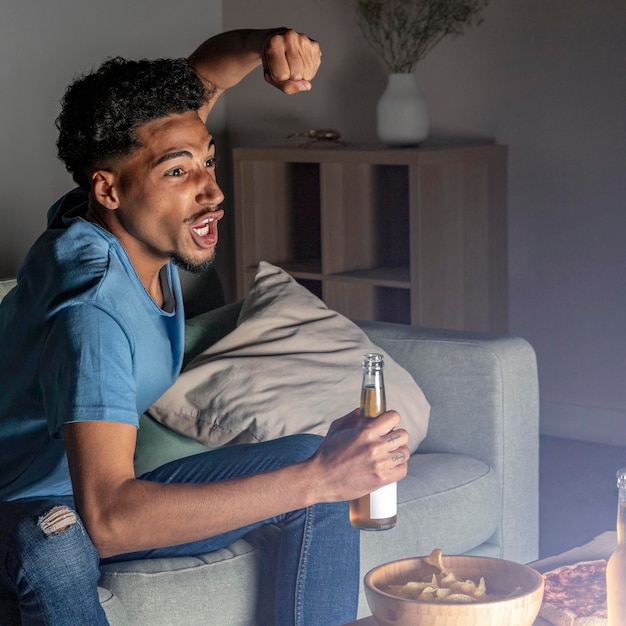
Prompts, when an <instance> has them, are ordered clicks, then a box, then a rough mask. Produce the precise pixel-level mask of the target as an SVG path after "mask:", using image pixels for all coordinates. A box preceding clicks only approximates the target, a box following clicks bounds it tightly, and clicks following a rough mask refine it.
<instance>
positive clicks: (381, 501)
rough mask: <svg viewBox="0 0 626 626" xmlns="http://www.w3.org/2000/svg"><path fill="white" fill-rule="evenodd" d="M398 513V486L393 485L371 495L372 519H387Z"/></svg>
mask: <svg viewBox="0 0 626 626" xmlns="http://www.w3.org/2000/svg"><path fill="white" fill-rule="evenodd" d="M397 512H398V484H397V483H391V484H390V485H385V486H384V487H381V488H380V489H377V490H376V491H372V493H370V519H386V518H388V517H393V516H394V515H396V513H397Z"/></svg>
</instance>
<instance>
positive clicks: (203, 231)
mask: <svg viewBox="0 0 626 626" xmlns="http://www.w3.org/2000/svg"><path fill="white" fill-rule="evenodd" d="M214 221H215V218H214V217H207V218H206V219H205V220H204V221H203V222H202V224H203V225H202V226H195V227H194V230H195V231H196V232H197V233H198V235H200V237H204V236H205V235H208V234H209V224H210V223H211V222H214Z"/></svg>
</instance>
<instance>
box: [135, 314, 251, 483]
mask: <svg viewBox="0 0 626 626" xmlns="http://www.w3.org/2000/svg"><path fill="white" fill-rule="evenodd" d="M240 308H241V302H235V303H233V304H227V305H225V306H223V307H220V308H218V309H214V310H212V311H208V312H206V313H202V314H201V315H198V316H197V317H193V318H191V319H189V320H187V321H186V322H185V357H184V360H183V369H184V368H185V367H186V365H187V363H189V361H191V360H192V359H193V358H194V357H195V356H197V355H198V354H200V353H201V352H203V351H204V350H206V349H207V348H208V347H210V346H212V345H213V344H214V343H217V342H218V341H219V340H220V339H221V338H222V337H224V336H225V335H227V334H228V333H229V332H231V331H232V330H233V328H235V326H236V325H237V317H238V315H239V309H240ZM210 449H211V448H209V447H208V446H205V445H204V444H202V443H200V442H199V441H196V440H195V439H191V438H190V437H185V436H184V435H180V434H178V433H176V432H174V431H173V430H171V429H169V428H167V427H166V426H162V425H161V424H159V423H158V422H157V421H155V420H154V419H152V417H150V415H149V414H148V413H144V414H143V415H141V417H140V418H139V430H138V431H137V446H136V448H135V474H136V475H137V476H141V475H142V474H145V473H146V472H149V471H150V470H153V469H154V468H155V467H159V466H161V465H164V464H165V463H169V462H170V461H174V460H176V459H180V458H183V457H186V456H191V455H192V454H198V453H200V452H206V451H207V450H210Z"/></svg>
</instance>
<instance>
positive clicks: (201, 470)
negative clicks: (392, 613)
mask: <svg viewBox="0 0 626 626" xmlns="http://www.w3.org/2000/svg"><path fill="white" fill-rule="evenodd" d="M320 440H321V439H320V438H319V437H317V436H315V435H294V436H291V437H284V438H282V439H276V440H274V441H268V442H263V443H257V444H245V445H240V446H232V447H227V448H220V449H218V450H212V451H210V452H206V453H202V454H198V455H195V456H192V457H187V458H184V459H179V460H177V461H172V462H171V463H168V464H166V465H163V466H161V467H159V468H157V469H155V470H153V471H151V472H148V473H147V474H144V475H143V476H142V477H141V478H142V479H144V480H152V481H155V482H162V483H208V482H215V481H220V480H227V479H229V478H235V477H238V476H246V475H249V474H254V473H258V472H261V471H265V470H271V469H277V468H279V467H282V466H285V465H291V464H293V463H297V462H299V461H302V460H304V459H306V458H308V457H309V456H311V455H312V454H313V452H315V450H316V449H317V447H318V446H319V443H320ZM59 505H66V506H68V507H70V509H71V511H70V512H71V514H72V515H73V516H74V517H73V520H72V521H75V523H72V524H71V525H67V526H64V522H63V520H61V523H60V526H61V528H60V529H54V530H55V531H56V532H47V533H46V532H43V531H42V524H41V521H42V520H43V519H47V516H48V514H49V513H50V511H51V510H53V509H55V508H57V507H58V506H59ZM268 523H276V524H278V525H280V527H281V528H282V533H281V540H280V545H279V549H278V563H277V580H276V581H275V585H274V588H275V597H274V598H273V599H267V601H270V602H273V604H274V615H275V621H274V623H275V624H276V626H279V625H280V626H283V625H287V624H289V625H291V624H296V625H298V626H315V625H318V624H319V625H320V626H321V625H324V626H331V625H333V624H335V625H339V624H344V623H346V622H349V621H352V620H354V619H355V617H356V606H357V596H358V586H359V532H358V531H357V530H355V529H353V528H352V526H351V525H350V522H349V519H348V505H347V503H345V502H342V503H337V504H317V505H314V506H311V507H308V508H306V509H300V510H297V511H294V512H291V513H287V514H284V515H280V516H278V517H276V518H274V519H270V520H266V521H264V522H260V523H257V524H252V525H250V526H246V527H244V528H240V529H238V530H234V531H230V532H228V533H224V534H222V535H218V536H216V537H211V538H209V539H205V540H202V541H196V542H193V543H188V544H184V545H178V546H172V547H169V548H159V549H155V550H148V551H142V552H133V553H130V554H124V555H118V556H115V557H112V558H109V559H105V560H103V561H102V562H107V563H111V562H119V561H124V560H131V559H140V558H158V557H175V556H191V555H196V554H202V553H205V552H212V551H214V550H218V549H220V548H224V547H226V546H227V545H229V544H231V543H232V542H233V541H236V540H237V539H239V538H241V537H243V536H244V535H246V534H247V533H249V532H250V531H252V530H254V529H255V528H258V527H260V526H263V525H265V524H268ZM99 563H100V560H99V558H98V554H97V551H96V549H95V548H94V546H93V544H92V543H91V541H90V539H89V536H88V534H87V532H86V530H85V528H84V526H83V524H82V522H81V520H80V518H79V517H78V515H75V513H74V511H73V502H72V499H71V498H56V497H55V498H45V499H41V498H39V499H23V500H15V501H12V502H0V616H2V618H1V619H2V621H1V622H0V624H2V625H3V626H4V624H13V623H15V624H19V623H20V621H19V620H20V616H21V623H22V625H23V626H26V625H28V626H30V625H31V624H49V625H53V626H65V625H67V626H75V625H76V624H89V625H90V626H98V625H100V624H103V625H104V624H107V620H106V617H105V615H104V611H103V610H102V607H101V606H100V603H99V602H98V593H97V583H98V579H99V575H100V574H99V570H98V565H99ZM261 595H262V594H261ZM260 599H261V600H263V598H262V597H261V598H260ZM337 599H340V601H337ZM265 612H266V611H263V613H265ZM270 612H271V611H270ZM5 616H9V617H6V618H5ZM5 620H6V621H5ZM11 620H13V621H11Z"/></svg>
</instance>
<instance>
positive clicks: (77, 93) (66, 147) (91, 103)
mask: <svg viewBox="0 0 626 626" xmlns="http://www.w3.org/2000/svg"><path fill="white" fill-rule="evenodd" d="M213 93H214V90H212V89H209V88H206V87H205V85H204V84H203V83H202V81H201V80H200V78H199V77H198V76H197V74H196V73H195V72H194V71H193V70H192V68H191V66H190V65H189V62H188V60H187V59H156V60H147V59H143V60H140V61H128V60H126V59H123V58H121V57H114V58H112V59H108V60H107V61H105V62H104V63H103V64H102V65H101V66H100V67H99V68H98V69H97V70H95V71H93V72H91V73H90V74H86V75H82V76H79V77H78V78H77V79H76V80H75V81H74V82H73V83H72V84H71V85H70V86H69V87H68V88H67V90H66V92H65V95H64V96H63V99H62V101H61V113H60V114H59V116H58V117H57V119H56V127H57V128H58V130H59V138H58V140H57V153H58V156H59V158H60V159H61V160H62V161H63V162H64V163H65V167H66V168H67V170H68V172H70V174H71V175H72V177H73V179H74V180H75V181H76V183H77V184H78V185H79V186H80V187H82V188H83V189H87V190H88V189H89V184H90V183H89V173H90V172H91V171H93V168H94V167H103V166H105V165H106V164H107V163H108V162H110V160H111V159H114V158H116V157H119V156H124V155H127V154H129V153H130V152H132V150H133V149H134V148H136V147H137V146H138V145H139V143H138V140H137V137H136V133H135V130H136V129H137V128H138V127H139V126H141V125H142V124H145V123H146V122H149V121H151V120H155V119H158V118H161V117H165V116H167V115H172V114H177V113H186V112H187V111H196V110H198V109H199V108H200V107H201V106H202V105H203V104H204V103H205V102H207V101H208V100H209V99H210V98H211V96H212V95H213Z"/></svg>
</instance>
